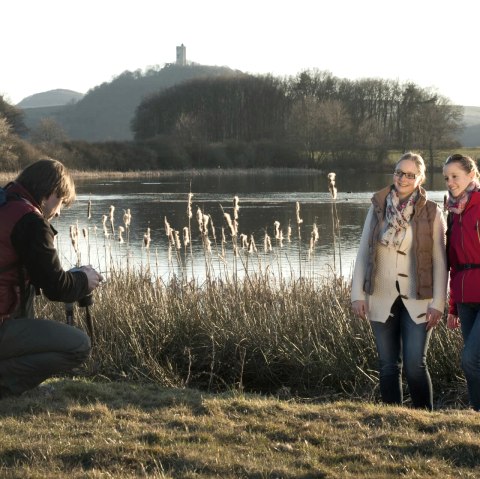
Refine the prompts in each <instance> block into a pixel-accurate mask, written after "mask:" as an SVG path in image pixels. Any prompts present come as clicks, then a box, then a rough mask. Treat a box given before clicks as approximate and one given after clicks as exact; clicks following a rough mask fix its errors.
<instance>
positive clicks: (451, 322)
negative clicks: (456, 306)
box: [447, 314, 460, 329]
mask: <svg viewBox="0 0 480 479" xmlns="http://www.w3.org/2000/svg"><path fill="white" fill-rule="evenodd" d="M459 326H460V319H459V317H458V316H456V315H455V314H449V315H448V318H447V328H448V329H455V328H458V327H459Z"/></svg>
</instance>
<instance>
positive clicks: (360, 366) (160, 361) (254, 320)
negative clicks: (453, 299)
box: [39, 193, 466, 404]
mask: <svg viewBox="0 0 480 479" xmlns="http://www.w3.org/2000/svg"><path fill="white" fill-rule="evenodd" d="M332 196H333V195H332ZM191 200H192V194H191V193H190V194H189V195H188V204H187V208H186V225H185V227H184V228H183V231H181V230H178V231H176V230H174V229H172V228H171V227H170V224H169V222H168V218H165V233H166V235H167V237H168V238H169V243H168V248H169V255H168V258H169V260H168V261H169V268H170V269H171V274H169V276H168V278H167V279H162V278H161V277H159V276H158V275H157V274H155V264H154V261H153V259H152V255H153V253H152V251H151V248H152V244H151V241H150V233H149V231H148V229H147V232H146V233H145V236H144V249H143V252H144V255H145V256H144V258H145V263H144V264H143V265H142V266H141V267H140V268H131V267H122V265H120V266H118V264H119V261H118V258H116V259H115V257H114V255H115V252H117V253H118V252H119V251H120V250H119V247H118V243H119V235H115V228H114V224H115V218H114V216H113V215H114V208H111V209H110V219H109V223H108V224H107V219H106V218H107V217H106V216H105V217H104V223H103V235H104V247H105V251H106V252H108V254H110V255H111V258H110V261H107V260H106V261H105V268H107V269H108V280H107V281H106V283H105V284H104V285H103V286H101V287H100V288H99V289H97V290H96V291H95V295H94V296H95V305H94V306H93V308H91V313H92V314H93V316H94V319H95V348H94V351H93V354H92V358H91V360H90V361H89V363H88V365H87V371H86V372H87V374H89V375H98V376H103V377H108V378H112V379H119V378H130V379H142V380H148V381H155V382H159V383H161V384H164V385H168V386H177V387H184V386H193V387H200V388H203V389H208V390H211V391H218V390H225V389H236V390H247V391H258V392H269V393H277V394H281V395H283V396H285V395H286V396H288V395H295V396H308V397H316V396H319V397H348V398H352V397H353V398H360V397H361V398H367V399H374V398H376V397H377V394H378V386H377V385H378V377H377V376H378V374H377V365H376V349H375V344H374V341H373V336H372V333H371V329H370V325H369V323H368V322H366V321H362V320H360V319H358V318H354V317H353V314H352V313H351V309H350V284H349V279H347V278H345V277H343V276H342V275H339V274H337V273H336V271H335V269H334V271H332V273H331V274H330V275H329V276H327V277H320V276H319V275H318V274H316V271H315V269H314V268H309V267H305V268H303V269H300V272H297V273H296V274H293V273H292V274H291V275H290V276H288V275H285V274H282V268H280V267H279V268H278V270H274V268H273V267H272V264H273V263H272V262H273V261H275V258H277V260H278V261H281V255H280V254H278V251H280V250H281V248H282V244H283V241H284V239H285V240H287V241H299V242H300V243H301V238H302V228H304V229H305V226H304V225H303V221H302V219H301V215H300V205H299V204H297V210H296V212H297V229H298V237H297V238H295V237H294V236H295V235H293V237H292V234H291V228H290V225H288V230H287V233H286V235H284V234H283V231H282V228H281V225H280V224H279V223H278V222H274V228H275V231H274V232H272V234H273V235H274V237H275V242H274V246H272V243H271V241H270V236H269V235H268V232H265V238H264V244H263V248H261V247H260V243H261V241H257V243H258V244H259V247H258V248H257V246H256V245H255V240H254V238H253V237H252V236H250V237H247V236H246V235H242V234H241V233H240V231H241V215H239V210H240V205H239V200H238V198H234V201H233V210H232V214H231V215H230V213H227V212H225V225H223V226H221V227H215V226H214V225H213V224H212V222H211V217H210V216H209V215H207V214H205V213H204V212H202V211H201V210H200V209H198V210H197V212H196V215H195V217H194V215H193V212H192V211H191ZM333 200H334V198H333ZM333 204H334V203H332V205H333ZM332 214H333V216H332V218H333V219H334V220H335V221H336V222H337V223H338V224H339V222H338V216H336V214H335V209H333V210H332ZM126 218H127V219H128V221H127V220H126ZM130 220H131V215H130V213H129V212H128V214H127V212H124V229H125V231H127V234H126V235H125V240H123V237H122V242H124V244H122V248H123V247H124V248H126V251H127V254H126V257H127V258H129V255H128V247H129V240H128V225H129V222H130ZM337 227H338V228H339V226H336V225H335V223H334V228H337ZM74 229H75V228H74ZM77 229H78V226H77ZM99 231H101V230H100V229H99ZM219 231H221V234H219ZM181 233H182V234H181ZM95 234H96V230H95ZM303 234H305V231H304V230H303ZM311 234H312V242H311V244H310V251H309V252H308V254H307V252H305V257H304V259H303V261H304V264H306V265H308V262H309V261H314V256H315V254H314V251H315V234H318V232H317V233H315V225H314V227H313V229H312V232H311ZM194 236H196V237H197V238H198V236H200V239H201V242H202V245H203V250H202V253H201V254H203V257H204V263H205V277H204V279H203V280H202V282H199V281H198V280H196V279H195V278H194V277H193V274H190V270H189V268H188V262H189V261H191V262H192V263H193V255H194V254H198V253H194V250H193V249H192V248H191V241H192V238H193V237H194ZM75 237H76V236H75ZM90 237H91V235H86V238H90ZM337 238H338V239H337V241H339V242H340V235H339V233H338V234H337ZM267 239H268V241H267ZM182 240H183V243H182ZM97 244H98V243H97ZM337 247H338V252H339V256H340V257H341V249H340V245H337ZM299 250H300V248H299ZM89 251H90V250H89ZM122 254H123V253H122ZM300 254H301V253H300ZM227 255H230V256H231V259H233V261H226V257H227ZM116 261H117V263H116ZM157 261H158V259H157V254H156V253H155V262H157ZM128 264H129V263H128V262H127V265H128ZM312 264H314V263H312ZM123 266H125V263H124V264H123ZM240 271H241V273H242V274H239V272H240ZM40 306H41V309H40V311H39V315H41V316H48V317H54V318H56V319H58V320H60V321H63V320H64V315H65V312H64V309H63V305H61V304H55V303H47V302H41V304H40ZM75 308H76V320H77V324H78V325H79V326H81V327H82V326H84V325H83V322H84V318H83V315H84V313H83V310H82V309H81V308H78V307H77V306H76V307H75ZM460 348H461V340H460V336H459V334H458V332H449V331H447V330H446V328H445V327H444V326H443V325H440V326H439V327H438V328H437V330H436V331H435V332H434V335H433V338H432V341H431V347H430V352H429V362H430V369H431V374H432V377H433V381H434V384H435V392H436V397H437V401H438V402H439V403H444V404H447V403H448V404H452V403H455V404H465V403H466V394H465V388H464V385H463V379H462V373H461V370H460V367H459V364H458V358H459V352H460Z"/></svg>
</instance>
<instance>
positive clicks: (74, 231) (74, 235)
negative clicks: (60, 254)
mask: <svg viewBox="0 0 480 479" xmlns="http://www.w3.org/2000/svg"><path fill="white" fill-rule="evenodd" d="M70 240H71V241H72V246H73V249H74V251H75V253H78V225H70Z"/></svg>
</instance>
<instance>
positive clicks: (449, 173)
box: [443, 161, 475, 198]
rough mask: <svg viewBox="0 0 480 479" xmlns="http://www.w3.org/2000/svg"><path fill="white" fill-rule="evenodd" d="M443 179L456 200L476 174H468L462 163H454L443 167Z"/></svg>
mask: <svg viewBox="0 0 480 479" xmlns="http://www.w3.org/2000/svg"><path fill="white" fill-rule="evenodd" d="M443 177H444V179H445V184H446V186H447V189H448V191H449V192H450V194H451V195H452V196H453V197H454V198H457V197H458V196H460V195H461V194H462V193H463V192H464V191H465V189H466V188H467V186H468V185H469V184H470V183H471V182H472V181H473V178H474V177H475V172H474V171H471V172H470V173H467V172H466V171H465V170H464V169H463V168H462V165H461V164H460V163H458V162H457V161H453V162H452V163H448V164H447V165H445V166H444V167H443Z"/></svg>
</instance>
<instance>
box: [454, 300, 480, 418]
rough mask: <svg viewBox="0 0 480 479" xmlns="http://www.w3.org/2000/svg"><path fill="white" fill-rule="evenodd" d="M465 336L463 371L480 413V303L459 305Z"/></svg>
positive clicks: (459, 314)
mask: <svg viewBox="0 0 480 479" xmlns="http://www.w3.org/2000/svg"><path fill="white" fill-rule="evenodd" d="M457 308H458V316H459V318H460V326H461V328H462V336H463V344H464V346H463V351H462V369H463V372H464V373H465V378H466V380H467V387H468V396H469V398H470V404H471V405H472V407H473V409H475V411H480V303H459V304H457Z"/></svg>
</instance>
